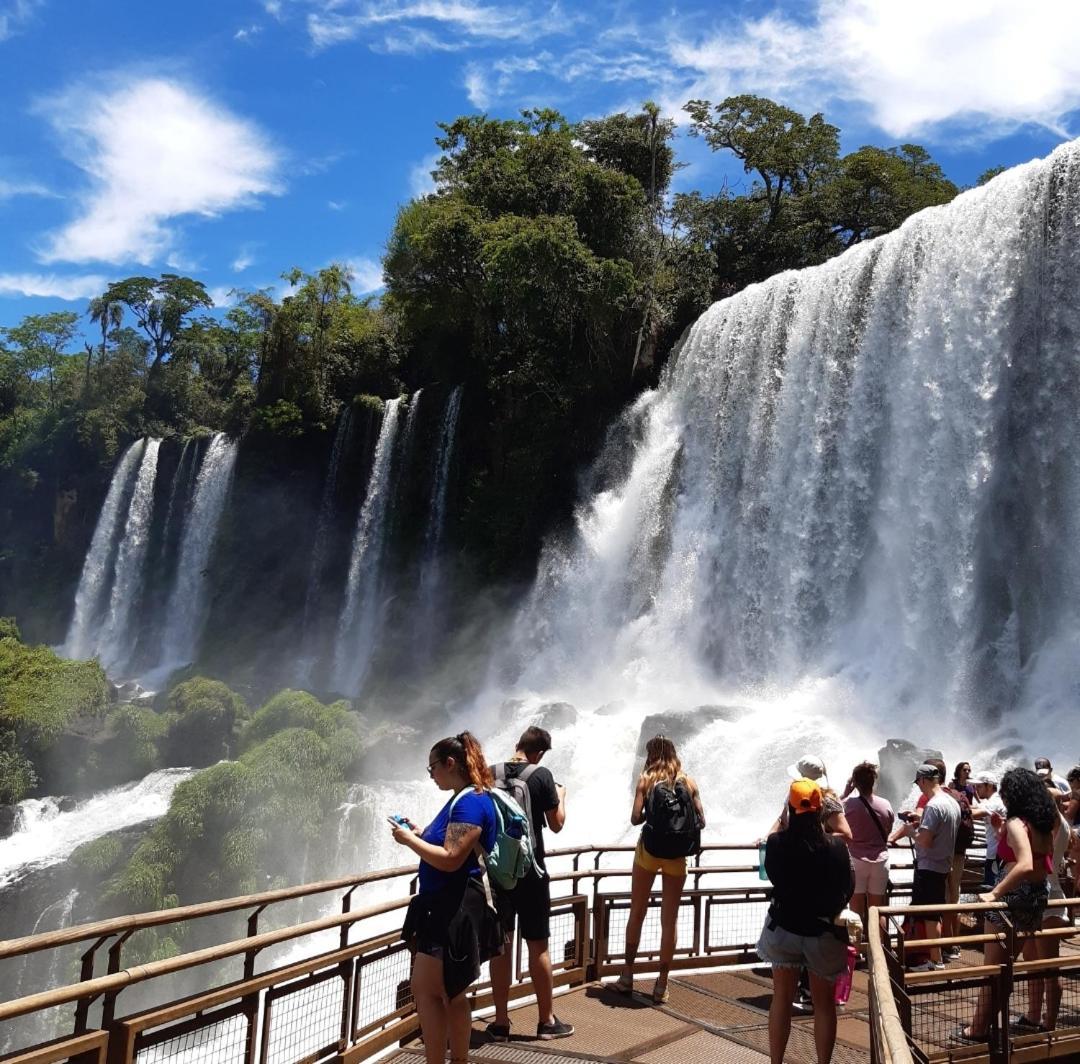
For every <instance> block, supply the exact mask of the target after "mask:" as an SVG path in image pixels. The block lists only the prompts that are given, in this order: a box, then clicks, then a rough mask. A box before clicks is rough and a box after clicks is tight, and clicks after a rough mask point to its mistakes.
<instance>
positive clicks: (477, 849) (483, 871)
mask: <svg viewBox="0 0 1080 1064" xmlns="http://www.w3.org/2000/svg"><path fill="white" fill-rule="evenodd" d="M471 789H472V788H470V787H463V788H462V789H461V790H460V791H458V793H457V794H455V795H454V797H453V799H452V800H451V802H450V812H449V813H447V818H448V819H449V816H450V813H452V812H453V811H454V806H455V805H456V804H457V801H458V799H459V798H460V797H461V796H462V795H463V794H465V793H466V792H468V791H470V790H471ZM483 793H484V794H486V795H487V796H488V797H489V798H491V793H490V791H486V790H485V791H484V792H483ZM491 804H492V805H493V806H494V807H495V817H496V820H498V816H499V809H498V806H497V805H496V804H495V799H494V798H492V799H491ZM481 834H482V833H481ZM473 853H474V854H475V855H476V860H477V862H478V863H479V865H480V880H481V882H482V883H483V885H484V897H485V898H486V899H487V903H488V906H489V907H490V908H491V909H494V908H495V901H494V899H493V898H492V896H491V884H490V883H489V882H488V869H487V858H486V857H485V856H484V847H483V846H481V845H480V842H479V841H477V842H476V844H475V845H474V846H473Z"/></svg>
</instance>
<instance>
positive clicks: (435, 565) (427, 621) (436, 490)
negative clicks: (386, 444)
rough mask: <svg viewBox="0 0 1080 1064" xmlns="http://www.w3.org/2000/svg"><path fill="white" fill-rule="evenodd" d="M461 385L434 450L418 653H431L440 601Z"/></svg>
mask: <svg viewBox="0 0 1080 1064" xmlns="http://www.w3.org/2000/svg"><path fill="white" fill-rule="evenodd" d="M461 395H462V387H461V385H460V384H459V385H458V386H457V387H456V388H455V389H454V390H453V391H452V392H451V393H450V398H449V399H448V400H447V403H446V410H445V411H443V417H442V425H441V426H440V429H439V446H438V449H437V451H436V452H435V473H434V477H433V479H432V485H431V507H430V509H429V510H428V520H427V525H426V527H425V529H424V553H423V557H422V559H421V562H420V580H419V584H420V603H419V611H418V615H417V619H416V643H417V648H418V651H419V653H420V655H421V657H423V658H426V657H428V656H429V655H430V653H431V645H432V641H433V639H434V636H435V627H436V624H437V622H438V615H439V607H440V605H441V603H440V601H439V599H440V590H441V584H442V541H443V532H444V530H445V526H446V497H447V492H448V490H449V487H450V469H451V463H452V460H453V457H454V443H455V442H456V440H457V424H458V417H459V416H460V414H461Z"/></svg>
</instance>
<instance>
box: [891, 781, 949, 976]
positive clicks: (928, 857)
mask: <svg viewBox="0 0 1080 1064" xmlns="http://www.w3.org/2000/svg"><path fill="white" fill-rule="evenodd" d="M915 783H916V784H917V785H918V787H919V790H920V791H922V793H923V795H924V797H925V798H926V807H925V808H924V809H923V810H922V815H921V816H920V815H919V814H917V813H916V814H913V815H912V816H911V819H910V820H909V821H908V825H907V827H906V828H905V829H904V831H903V832H902V834H905V835H910V836H912V837H913V838H914V841H915V879H914V881H913V882H912V885H911V903H912V905H943V904H944V903H945V881H946V879H947V877H948V872H949V869H950V868H952V860H953V850H954V849H955V848H956V832H957V830H958V829H959V827H960V805H959V803H958V802H957V801H956V799H955V798H953V797H952V796H951V795H950V794H948V793H947V792H946V791H944V790H942V787H941V773H940V772H939V770H938V768H937V767H936V766H935V765H930V764H925V765H920V766H919V767H918V769H917V770H916V772H915ZM893 834H894V836H895V835H896V833H895V832H894V833H893ZM925 920H926V937H927V938H940V937H941V914H940V913H934V912H929V913H926V915H925ZM944 967H945V965H944V964H942V962H941V950H940V948H938V947H936V946H935V947H934V948H932V949H931V950H930V960H928V961H927V962H926V964H925V965H919V967H918V968H916V969H915V970H916V971H917V970H919V969H921V968H926V969H930V970H932V969H934V968H944Z"/></svg>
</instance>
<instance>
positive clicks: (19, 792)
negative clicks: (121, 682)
mask: <svg viewBox="0 0 1080 1064" xmlns="http://www.w3.org/2000/svg"><path fill="white" fill-rule="evenodd" d="M111 695H112V688H111V686H110V685H109V682H108V681H107V680H106V678H105V673H104V671H103V670H102V668H101V666H100V665H99V664H98V663H97V662H96V661H66V660H64V659H63V658H60V657H58V656H57V655H56V654H54V653H53V651H51V650H50V649H49V648H48V647H44V646H38V647H31V646H26V645H25V644H24V643H22V642H20V640H19V630H18V627H17V626H16V625H15V622H14V621H12V620H11V619H10V618H4V619H2V620H0V802H8V803H11V802H17V801H20V800H21V799H22V798H24V797H25V796H26V795H27V793H29V792H30V791H32V790H33V788H34V787H35V786H37V785H38V784H40V785H41V786H43V787H44V788H45V789H54V790H55V789H59V788H62V789H64V790H65V791H70V790H73V789H77V787H78V782H77V778H78V777H79V775H80V769H79V765H80V757H81V754H80V751H79V749H78V746H79V743H78V740H77V739H76V741H75V742H74V743H71V742H68V739H69V737H70V736H72V735H73V734H74V735H76V736H79V735H85V734H88V733H92V732H96V731H98V730H100V729H101V727H102V725H103V720H104V716H105V713H106V711H107V709H108V707H109V704H110V698H111ZM73 779H75V780H76V785H75V787H72V785H71V783H70V782H69V781H71V780H73Z"/></svg>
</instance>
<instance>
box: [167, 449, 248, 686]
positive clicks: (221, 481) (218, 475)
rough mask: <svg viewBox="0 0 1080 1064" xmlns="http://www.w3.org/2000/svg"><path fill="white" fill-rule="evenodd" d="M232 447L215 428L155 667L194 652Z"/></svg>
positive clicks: (193, 502) (233, 457) (198, 483)
mask: <svg viewBox="0 0 1080 1064" xmlns="http://www.w3.org/2000/svg"><path fill="white" fill-rule="evenodd" d="M236 452H237V447H236V444H235V443H234V442H232V441H230V440H229V439H228V437H227V436H226V435H225V434H224V433H222V432H219V433H217V434H216V435H215V436H214V437H213V438H212V439H211V440H210V445H209V447H207V449H206V454H205V456H204V457H203V460H202V465H201V466H200V467H199V475H198V478H197V479H196V481H195V491H194V495H193V497H192V500H191V509H190V510H189V512H188V515H187V520H186V521H185V522H184V531H183V536H182V539H181V541H180V554H179V560H178V561H177V567H176V577H175V580H174V582H173V588H172V592H171V593H170V595H169V603H168V606H167V608H166V615H165V632H164V636H163V638H162V664H161V666H160V668H159V670H156V671H159V672H160V671H163V670H167V669H170V668H176V667H177V666H179V665H184V664H186V663H187V662H189V661H191V660H192V658H193V657H194V655H195V650H196V648H197V644H198V641H199V635H200V633H201V630H202V622H203V619H204V618H203V613H204V608H205V605H206V587H207V581H206V568H207V565H208V564H209V562H210V552H211V551H212V549H213V546H214V541H215V539H216V538H217V532H218V525H219V524H220V522H221V515H222V512H223V511H224V509H225V501H226V499H227V498H228V495H229V488H230V486H231V484H232V474H233V469H234V467H235V465H236Z"/></svg>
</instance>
